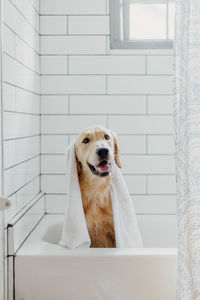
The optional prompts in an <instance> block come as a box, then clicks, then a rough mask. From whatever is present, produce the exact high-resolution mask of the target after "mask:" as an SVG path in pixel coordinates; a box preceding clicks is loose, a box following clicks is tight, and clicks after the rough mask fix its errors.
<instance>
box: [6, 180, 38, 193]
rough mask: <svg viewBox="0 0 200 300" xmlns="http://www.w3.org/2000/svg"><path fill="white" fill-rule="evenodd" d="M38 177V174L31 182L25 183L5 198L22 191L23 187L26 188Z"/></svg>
mask: <svg viewBox="0 0 200 300" xmlns="http://www.w3.org/2000/svg"><path fill="white" fill-rule="evenodd" d="M38 177H40V174H37V175H36V176H35V177H33V178H32V179H31V180H29V181H28V182H27V183H25V184H24V185H22V186H21V187H20V188H19V189H17V190H16V191H14V192H13V193H11V194H10V195H8V196H7V198H9V197H12V196H13V195H14V194H16V193H18V192H19V191H20V190H22V189H23V188H24V187H26V186H27V185H29V184H30V183H31V182H32V181H34V180H36V179H37V178H38Z"/></svg>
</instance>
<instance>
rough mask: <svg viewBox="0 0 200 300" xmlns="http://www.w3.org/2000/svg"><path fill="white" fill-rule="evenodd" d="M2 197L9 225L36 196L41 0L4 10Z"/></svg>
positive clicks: (12, 2) (10, 0)
mask: <svg viewBox="0 0 200 300" xmlns="http://www.w3.org/2000/svg"><path fill="white" fill-rule="evenodd" d="M3 17H4V20H3V21H4V25H3V30H4V35H3V109H4V114H3V152H4V166H3V167H4V195H5V196H6V197H8V198H9V199H10V200H11V203H12V206H11V208H10V209H9V210H7V211H6V212H5V218H6V222H8V221H9V220H10V219H11V218H12V217H13V216H14V215H15V214H16V213H17V212H19V211H20V210H21V209H22V208H23V207H24V206H25V205H26V204H27V203H28V202H29V201H31V200H32V199H33V198H34V197H35V196H36V195H37V194H38V193H39V191H40V15H39V0H28V1H27V0H5V1H4V5H3Z"/></svg>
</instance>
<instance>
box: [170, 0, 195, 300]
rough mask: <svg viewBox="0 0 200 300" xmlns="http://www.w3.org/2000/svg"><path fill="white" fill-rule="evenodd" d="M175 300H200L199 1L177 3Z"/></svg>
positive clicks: (185, 0) (175, 44) (180, 1)
mask: <svg viewBox="0 0 200 300" xmlns="http://www.w3.org/2000/svg"><path fill="white" fill-rule="evenodd" d="M175 31H176V32H175V41H174V49H175V103H174V120H175V141H176V179H177V208H178V286H177V299H178V300H199V299H200V0H176V21H175Z"/></svg>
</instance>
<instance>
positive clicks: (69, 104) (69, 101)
mask: <svg viewBox="0 0 200 300" xmlns="http://www.w3.org/2000/svg"><path fill="white" fill-rule="evenodd" d="M70 110H71V95H69V96H68V115H70Z"/></svg>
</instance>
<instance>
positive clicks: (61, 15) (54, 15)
mask: <svg viewBox="0 0 200 300" xmlns="http://www.w3.org/2000/svg"><path fill="white" fill-rule="evenodd" d="M40 16H41V17H104V16H109V15H108V14H105V13H102V14H40Z"/></svg>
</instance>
